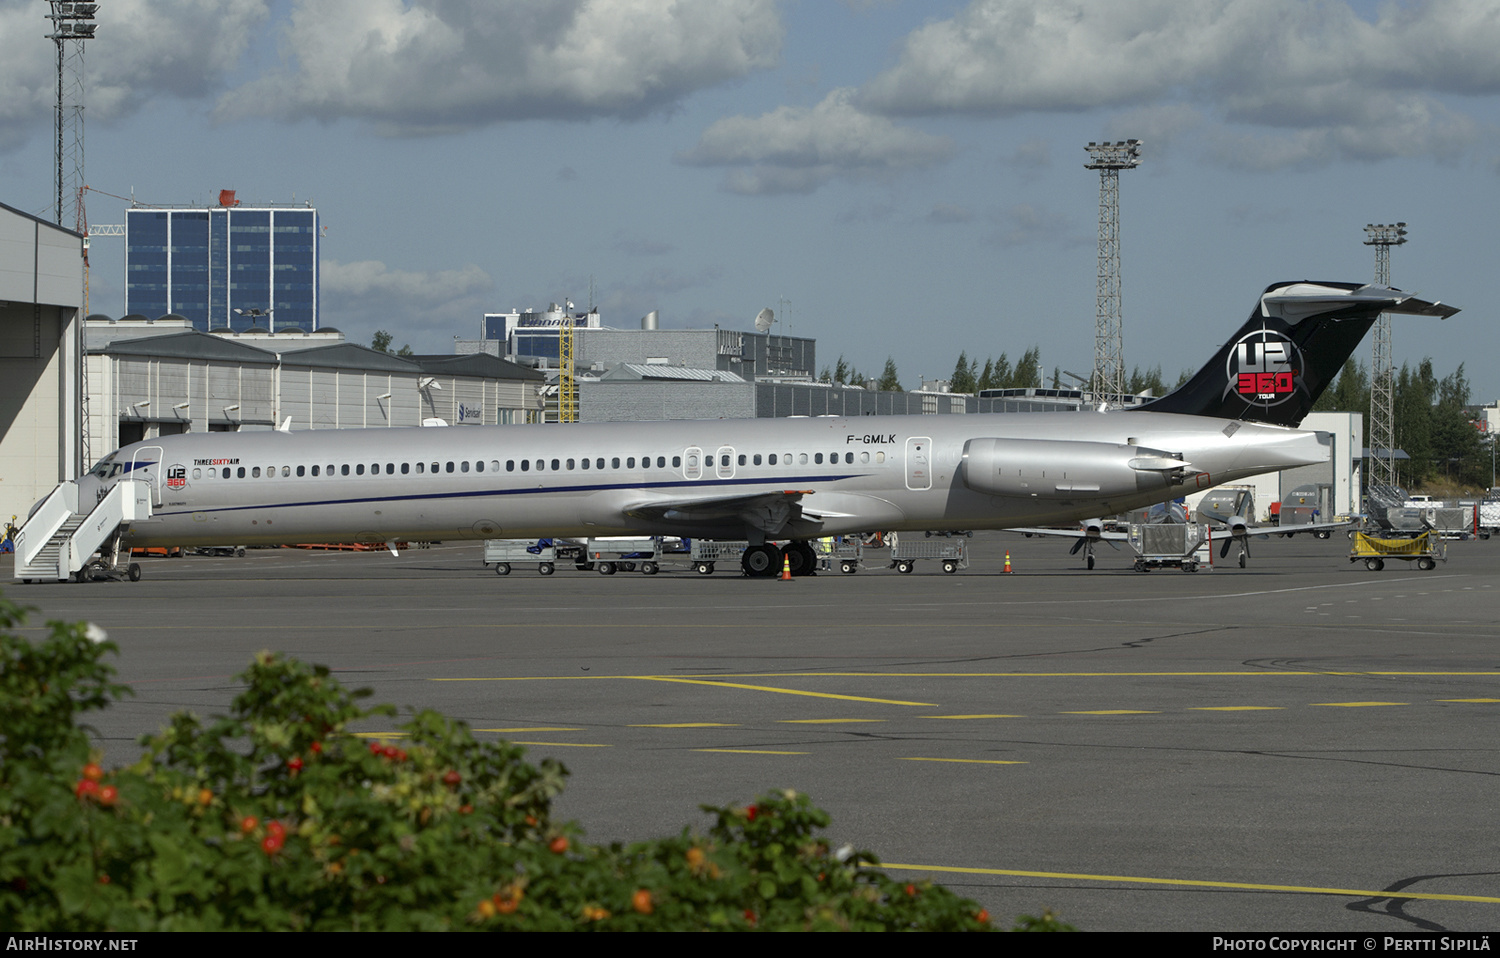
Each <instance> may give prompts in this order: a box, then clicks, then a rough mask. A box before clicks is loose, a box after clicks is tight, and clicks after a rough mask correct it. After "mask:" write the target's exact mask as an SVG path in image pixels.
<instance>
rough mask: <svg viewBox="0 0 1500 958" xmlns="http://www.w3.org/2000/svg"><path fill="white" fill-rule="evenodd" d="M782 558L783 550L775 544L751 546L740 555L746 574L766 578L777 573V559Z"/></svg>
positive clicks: (742, 567)
mask: <svg viewBox="0 0 1500 958" xmlns="http://www.w3.org/2000/svg"><path fill="white" fill-rule="evenodd" d="M780 558H781V550H780V549H777V548H776V547H775V546H772V545H763V546H751V547H750V548H748V549H746V550H745V554H744V555H743V556H741V557H740V568H741V569H742V570H743V571H744V573H745V575H748V576H753V577H756V578H766V577H768V576H773V575H775V574H776V572H777V569H776V560H777V559H780Z"/></svg>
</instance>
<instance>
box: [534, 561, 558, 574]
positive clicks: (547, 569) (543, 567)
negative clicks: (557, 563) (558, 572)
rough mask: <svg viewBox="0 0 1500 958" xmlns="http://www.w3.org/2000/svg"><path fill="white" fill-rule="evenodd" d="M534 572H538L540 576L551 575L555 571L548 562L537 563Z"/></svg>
mask: <svg viewBox="0 0 1500 958" xmlns="http://www.w3.org/2000/svg"><path fill="white" fill-rule="evenodd" d="M536 571H538V572H540V573H541V574H542V575H551V574H552V573H553V572H554V571H555V569H554V568H553V565H552V563H550V562H538V563H537V566H536Z"/></svg>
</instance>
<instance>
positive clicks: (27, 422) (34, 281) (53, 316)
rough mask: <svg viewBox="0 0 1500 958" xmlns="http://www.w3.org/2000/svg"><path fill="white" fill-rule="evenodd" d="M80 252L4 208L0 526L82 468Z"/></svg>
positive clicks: (57, 233) (59, 232)
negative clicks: (79, 338)
mask: <svg viewBox="0 0 1500 958" xmlns="http://www.w3.org/2000/svg"><path fill="white" fill-rule="evenodd" d="M82 254H83V241H82V238H81V237H79V236H78V235H77V234H76V233H72V232H70V231H68V230H63V229H59V228H58V227H56V226H53V225H51V224H49V223H45V222H42V221H41V220H38V219H36V218H34V217H30V216H27V215H26V214H24V213H20V212H18V211H15V210H11V209H9V208H0V521H6V520H9V519H10V517H11V516H12V515H17V516H19V517H20V518H21V519H25V517H26V514H27V512H28V511H29V510H30V508H31V505H32V503H34V502H35V501H36V500H37V499H40V498H41V497H43V496H45V495H46V494H47V493H49V492H51V491H52V488H53V487H54V486H56V485H57V483H59V482H61V481H62V480H64V479H71V478H73V477H74V476H76V475H78V473H79V472H80V471H81V470H82V469H83V468H85V467H84V465H83V463H82V455H83V454H82V445H81V442H80V437H81V429H80V422H79V406H80V400H81V392H80V386H79V373H80V367H79V353H78V328H79V326H78V324H79V315H78V314H79V312H80V310H81V308H82V305H83V258H82ZM106 451H108V450H106Z"/></svg>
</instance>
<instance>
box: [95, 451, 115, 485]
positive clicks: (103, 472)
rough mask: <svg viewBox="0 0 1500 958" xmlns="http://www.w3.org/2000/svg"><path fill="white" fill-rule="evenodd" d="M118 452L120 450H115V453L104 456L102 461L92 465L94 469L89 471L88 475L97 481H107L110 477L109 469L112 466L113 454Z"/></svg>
mask: <svg viewBox="0 0 1500 958" xmlns="http://www.w3.org/2000/svg"><path fill="white" fill-rule="evenodd" d="M119 451H120V450H118V449H116V450H115V452H112V453H110V454H109V455H107V456H105V457H104V458H103V459H100V460H99V461H98V462H97V463H95V464H94V468H92V469H90V470H89V475H91V476H94V477H95V478H98V479H108V478H109V477H110V469H111V467H113V466H114V462H115V453H117V452H119ZM117 471H118V470H117Z"/></svg>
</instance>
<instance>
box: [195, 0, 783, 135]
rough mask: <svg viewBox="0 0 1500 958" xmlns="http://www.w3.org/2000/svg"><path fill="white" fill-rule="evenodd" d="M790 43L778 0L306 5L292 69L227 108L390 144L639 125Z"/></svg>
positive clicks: (223, 109) (419, 0) (296, 26)
mask: <svg viewBox="0 0 1500 958" xmlns="http://www.w3.org/2000/svg"><path fill="white" fill-rule="evenodd" d="M782 33H783V30H782V24H781V20H780V17H779V16H778V13H777V10H776V6H775V3H774V0H613V2H608V3H602V2H587V0H510V2H508V3H504V4H496V3H492V2H483V0H298V2H297V6H296V9H295V10H294V11H293V13H292V17H291V23H290V25H289V26H288V28H287V30H286V36H285V49H286V51H287V55H288V59H287V63H286V66H285V69H283V70H281V71H279V72H275V73H272V74H269V75H267V76H264V77H261V78H259V79H256V80H254V81H252V82H250V83H248V84H246V85H244V86H243V87H240V88H239V89H237V90H234V91H232V92H231V93H229V94H227V95H226V96H225V97H224V98H223V99H222V100H221V101H220V104H219V112H220V115H221V116H224V117H231V118H232V117H240V116H257V115H259V116H271V117H276V118H279V119H291V120H295V119H303V118H312V119H318V120H323V121H331V120H335V119H339V118H344V117H353V118H358V119H364V120H368V121H371V122H372V123H374V124H375V126H376V129H377V130H379V131H380V132H382V133H387V134H392V135H414V134H423V133H432V132H443V131H449V130H461V129H468V128H473V127H478V126H483V125H485V124H488V123H493V122H498V121H504V120H523V119H587V118H590V117H597V116H617V117H627V118H632V117H640V116H644V115H647V114H649V113H652V112H655V111H659V110H664V109H669V108H671V107H673V106H674V105H675V104H677V102H678V101H680V100H681V99H682V98H683V97H684V96H686V95H688V94H690V93H692V92H693V91H695V90H699V89H703V88H705V87H711V86H714V85H717V84H719V83H723V82H725V81H727V80H732V79H736V78H738V77H742V76H744V75H746V74H748V73H750V72H751V71H754V70H758V69H763V68H765V67H769V66H771V65H773V64H774V63H775V62H776V59H777V57H778V55H779V53H780V47H781V38H782Z"/></svg>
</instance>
